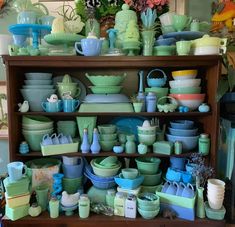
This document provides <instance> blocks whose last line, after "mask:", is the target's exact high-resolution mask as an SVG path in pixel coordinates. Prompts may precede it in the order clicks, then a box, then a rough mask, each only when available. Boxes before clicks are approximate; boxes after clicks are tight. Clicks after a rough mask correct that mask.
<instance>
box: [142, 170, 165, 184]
mask: <svg viewBox="0 0 235 227" xmlns="http://www.w3.org/2000/svg"><path fill="white" fill-rule="evenodd" d="M141 175H142V176H144V181H143V183H142V185H144V186H154V185H158V184H160V183H161V176H162V171H161V170H160V171H159V172H158V173H156V174H141Z"/></svg>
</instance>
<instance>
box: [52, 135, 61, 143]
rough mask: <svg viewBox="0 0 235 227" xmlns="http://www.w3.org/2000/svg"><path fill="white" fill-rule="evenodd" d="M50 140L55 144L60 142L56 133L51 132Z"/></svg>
mask: <svg viewBox="0 0 235 227" xmlns="http://www.w3.org/2000/svg"><path fill="white" fill-rule="evenodd" d="M51 140H52V143H53V144H55V145H58V144H60V141H59V138H58V137H57V135H56V133H53V134H52V135H51Z"/></svg>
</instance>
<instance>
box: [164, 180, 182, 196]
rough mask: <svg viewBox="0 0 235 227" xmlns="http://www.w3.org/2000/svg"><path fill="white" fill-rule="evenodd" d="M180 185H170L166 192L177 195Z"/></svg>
mask: <svg viewBox="0 0 235 227" xmlns="http://www.w3.org/2000/svg"><path fill="white" fill-rule="evenodd" d="M178 187H179V185H178V184H177V183H176V182H173V183H171V184H170V185H169V187H168V188H167V190H166V194H171V195H175V194H176V192H177V190H178Z"/></svg>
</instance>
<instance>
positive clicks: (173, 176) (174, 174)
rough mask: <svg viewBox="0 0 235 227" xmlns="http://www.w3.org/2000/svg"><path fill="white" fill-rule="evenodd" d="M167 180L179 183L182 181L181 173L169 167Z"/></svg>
mask: <svg viewBox="0 0 235 227" xmlns="http://www.w3.org/2000/svg"><path fill="white" fill-rule="evenodd" d="M166 179H167V180H169V181H177V182H179V181H180V180H181V171H178V170H177V169H173V168H170V167H169V168H168V169H167V172H166Z"/></svg>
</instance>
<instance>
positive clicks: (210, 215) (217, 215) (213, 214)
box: [204, 201, 226, 220]
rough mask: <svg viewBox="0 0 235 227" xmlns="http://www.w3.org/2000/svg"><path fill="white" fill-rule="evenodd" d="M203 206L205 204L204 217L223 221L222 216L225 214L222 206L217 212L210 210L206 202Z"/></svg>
mask: <svg viewBox="0 0 235 227" xmlns="http://www.w3.org/2000/svg"><path fill="white" fill-rule="evenodd" d="M204 204H205V210H206V216H207V217H208V218H209V219H212V220H223V219H224V215H225V213H226V210H225V208H224V206H222V208H221V209H219V210H215V209H212V208H210V206H209V204H208V202H207V201H206V202H205V203H204Z"/></svg>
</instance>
